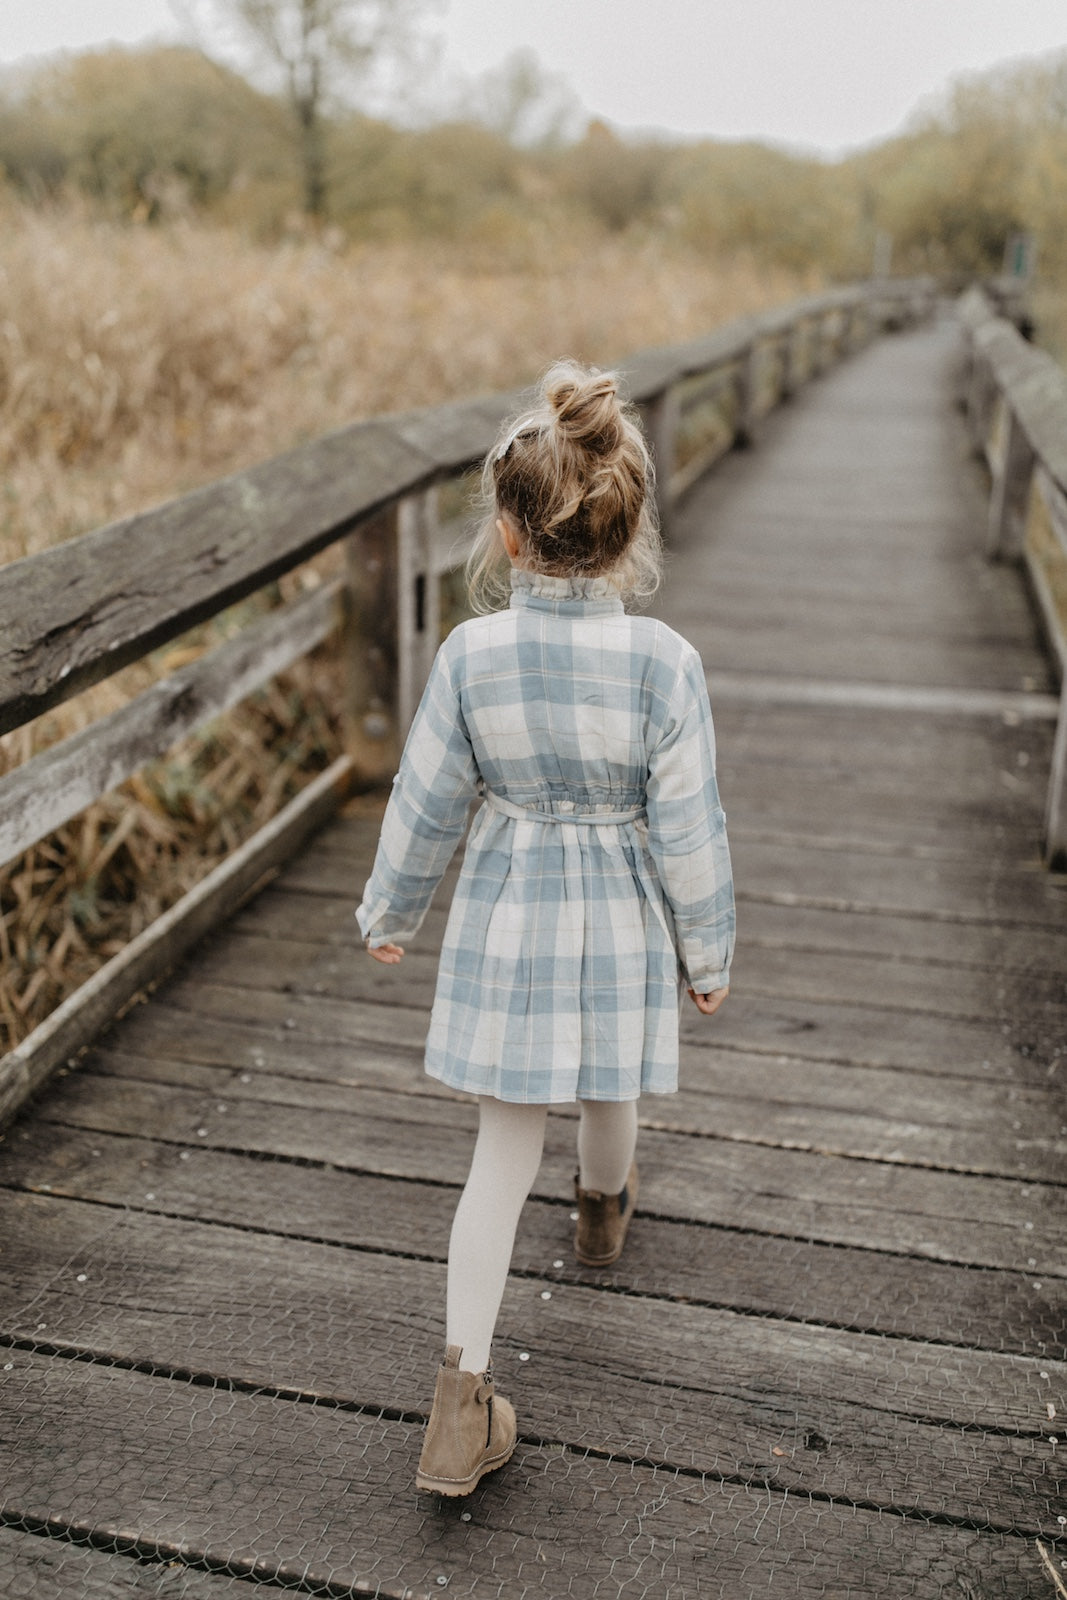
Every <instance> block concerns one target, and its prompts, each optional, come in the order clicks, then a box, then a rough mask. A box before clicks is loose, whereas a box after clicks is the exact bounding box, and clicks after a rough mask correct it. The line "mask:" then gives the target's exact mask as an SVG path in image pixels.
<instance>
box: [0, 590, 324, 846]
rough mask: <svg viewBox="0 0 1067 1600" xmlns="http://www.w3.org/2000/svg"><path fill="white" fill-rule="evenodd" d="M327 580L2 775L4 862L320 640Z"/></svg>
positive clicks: (0, 833)
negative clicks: (315, 588) (126, 702)
mask: <svg viewBox="0 0 1067 1600" xmlns="http://www.w3.org/2000/svg"><path fill="white" fill-rule="evenodd" d="M340 601H341V586H340V584H336V583H335V584H329V585H324V586H323V587H322V588H321V589H319V590H317V591H316V592H315V593H313V594H310V595H306V596H304V597H303V599H301V600H298V601H295V602H294V603H293V604H292V605H290V606H286V607H284V608H282V609H281V610H279V611H274V612H271V613H270V614H269V615H268V616H266V617H263V618H261V619H260V620H259V621H258V622H254V623H252V624H251V625H250V626H249V627H247V628H245V629H244V631H243V632H242V633H241V634H239V635H238V636H237V638H235V639H231V640H229V641H227V643H225V644H223V645H219V646H218V648H217V649H215V650H212V651H211V652H210V653H209V654H207V655H205V656H201V658H200V659H199V660H198V661H194V662H192V663H190V665H188V666H185V667H179V668H178V670H177V671H176V672H173V673H171V675H170V676H169V677H167V678H163V679H161V680H160V681H159V682H158V683H155V684H153V685H152V687H151V688H150V689H146V690H145V692H144V693H143V694H140V695H138V696H137V698H136V699H134V700H131V701H130V702H129V703H128V704H127V705H125V706H122V707H120V708H119V709H118V710H117V711H113V712H112V713H111V715H110V716H107V717H102V718H101V719H100V721H99V722H95V723H93V724H91V725H90V726H89V727H88V728H83V729H82V730H81V732H80V733H76V734H73V735H72V736H71V737H70V738H69V739H64V741H63V742H62V744H59V745H56V746H54V747H53V748H52V749H50V750H46V751H44V752H43V754H41V755H39V756H36V757H34V758H33V759H32V760H31V761H28V762H26V763H25V764H24V765H23V766H21V767H18V768H16V770H15V771H14V772H12V773H9V774H8V775H7V776H6V777H4V778H0V861H8V860H10V859H11V858H12V857H13V856H16V855H18V854H19V853H20V852H21V851H23V850H26V849H28V848H29V846H30V845H31V844H34V843H35V842H36V841H37V840H38V839H41V838H43V837H44V836H45V834H47V833H50V832H51V831H52V830H53V829H54V828H58V827H61V826H62V824H63V823H64V822H68V821H69V820H70V818H71V817H74V816H76V815H77V814H78V812H79V811H82V810H84V808H85V807H86V806H87V805H89V804H91V802H92V801H94V800H96V799H97V798H98V797H99V796H100V795H102V794H105V793H106V792H107V791H108V790H109V789H114V788H115V787H116V785H117V784H119V783H121V782H122V781H123V780H124V779H125V778H128V777H129V776H130V774H131V773H134V772H136V771H138V769H139V768H140V767H142V766H144V764H145V762H146V761H151V760H153V759H154V758H155V757H156V756H158V755H162V753H163V751H164V750H167V749H169V747H170V746H171V745H172V744H174V743H175V742H176V741H177V740H178V739H180V738H181V737H182V736H183V735H184V734H186V733H190V732H191V731H192V730H193V729H194V728H198V727H199V726H200V725H201V724H202V723H203V722H206V721H207V720H208V719H209V718H210V717H215V716H218V715H219V713H220V712H222V711H226V710H228V709H229V708H230V706H234V705H236V704H237V703H238V701H240V700H243V699H244V698H245V696H246V695H248V694H251V693H252V691H253V690H254V689H257V688H259V687H260V685H261V684H263V683H265V682H266V681H267V679H268V678H273V677H274V675H275V674H276V673H278V672H282V671H284V669H285V668H286V667H289V666H292V664H293V662H294V661H297V660H299V659H300V657H301V656H303V655H306V654H307V652H308V651H309V650H313V649H314V648H315V646H316V645H317V644H321V643H322V641H323V639H325V638H326V637H327V636H328V634H329V633H330V632H331V631H332V630H333V629H334V628H335V627H336V626H337V624H338V622H339V620H340Z"/></svg>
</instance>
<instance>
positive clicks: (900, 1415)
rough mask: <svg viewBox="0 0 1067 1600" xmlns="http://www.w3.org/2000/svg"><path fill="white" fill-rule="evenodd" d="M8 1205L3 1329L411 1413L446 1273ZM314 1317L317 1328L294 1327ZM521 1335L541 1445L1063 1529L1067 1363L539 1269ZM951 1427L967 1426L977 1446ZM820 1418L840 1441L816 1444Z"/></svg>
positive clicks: (825, 1431) (2, 1203)
mask: <svg viewBox="0 0 1067 1600" xmlns="http://www.w3.org/2000/svg"><path fill="white" fill-rule="evenodd" d="M0 1219H2V1220H3V1224H4V1237H5V1250H4V1266H3V1268H2V1269H0V1326H2V1327H3V1330H4V1332H5V1334H6V1335H7V1336H8V1337H11V1338H14V1339H16V1340H32V1341H33V1342H34V1343H41V1342H44V1343H46V1344H47V1345H48V1347H49V1348H50V1349H59V1350H77V1351H79V1352H84V1353H91V1354H92V1355H93V1356H94V1358H96V1359H98V1360H105V1361H106V1360H108V1359H111V1358H116V1357H118V1358H120V1359H121V1360H122V1361H123V1362H128V1363H135V1364H137V1365H139V1366H152V1367H154V1368H157V1369H162V1370H163V1371H170V1372H181V1373H185V1372H192V1373H196V1374H200V1375H203V1376H205V1377H213V1378H226V1379H227V1380H230V1381H237V1382H239V1383H241V1384H242V1385H245V1386H249V1387H262V1386H269V1387H271V1388H273V1389H277V1390H282V1391H283V1392H297V1393H300V1394H301V1395H303V1396H305V1397H307V1398H315V1399H319V1400H322V1399H329V1400H333V1401H337V1402H342V1403H355V1404H357V1405H362V1406H368V1405H376V1406H381V1407H384V1408H388V1410H389V1411H391V1412H393V1413H397V1412H412V1411H416V1410H419V1409H422V1408H423V1407H424V1406H425V1399H424V1395H425V1389H426V1375H427V1372H428V1371H432V1360H433V1354H432V1352H433V1327H432V1324H433V1322H434V1321H435V1320H436V1321H437V1322H438V1324H440V1316H441V1313H440V1307H441V1306H442V1305H443V1301H444V1272H443V1269H442V1267H441V1266H440V1265H439V1264H436V1263H434V1264H428V1263H424V1262H414V1261H411V1260H408V1259H402V1260H397V1259H395V1258H389V1257H383V1256H380V1255H376V1254H368V1253H366V1252H362V1251H359V1252H355V1253H352V1252H347V1253H345V1254H343V1255H339V1253H338V1251H337V1250H336V1248H333V1247H331V1246H327V1245H313V1244H309V1243H308V1242H306V1241H300V1242H299V1243H296V1242H293V1241H283V1240H279V1239H277V1238H276V1237H273V1236H258V1237H256V1236H253V1237H249V1236H248V1235H247V1234H246V1233H244V1232H240V1231H236V1230H231V1229H224V1228H219V1227H217V1226H210V1227H209V1226H205V1225H203V1224H197V1223H189V1222H179V1221H176V1220H173V1219H169V1218H162V1217H153V1218H149V1217H144V1216H136V1215H128V1216H124V1217H123V1218H122V1219H121V1222H119V1223H118V1224H116V1223H115V1222H114V1220H113V1219H109V1223H108V1224H106V1225H105V1226H106V1227H107V1231H106V1232H105V1233H104V1234H103V1235H102V1234H101V1217H100V1210H99V1207H95V1206H79V1205H77V1204H76V1203H74V1202H70V1201H57V1200H54V1199H47V1198H29V1197H24V1196H19V1197H11V1196H4V1195H2V1194H0ZM8 1274H12V1276H13V1278H14V1284H15V1291H16V1294H17V1295H18V1296H20V1297H21V1296H22V1294H23V1293H24V1292H25V1291H29V1292H30V1293H31V1294H32V1296H33V1304H32V1309H31V1311H30V1314H29V1316H28V1317H23V1316H21V1315H20V1313H19V1310H18V1306H19V1301H18V1300H15V1301H14V1302H13V1301H12V1299H11V1298H10V1292H9V1291H8V1292H5V1288H4V1281H3V1280H4V1278H6V1277H7V1275H8ZM546 1294H547V1296H548V1298H547V1299H546V1298H545V1295H546ZM435 1305H436V1307H437V1308H438V1309H437V1317H436V1318H434V1316H433V1315H432V1313H431V1314H430V1315H429V1316H427V1309H428V1308H432V1307H434V1306H435ZM238 1307H239V1308H240V1309H239V1311H238V1310H237V1308H238ZM42 1324H44V1326H43V1327H42ZM296 1326H303V1327H304V1328H306V1330H307V1334H306V1338H305V1339H301V1340H294V1339H293V1337H292V1330H293V1328H294V1327H296ZM416 1330H417V1331H416ZM502 1332H503V1334H504V1338H503V1340H502V1341H501V1343H502V1345H505V1346H506V1345H510V1346H511V1347H512V1350H514V1347H515V1345H516V1344H521V1346H522V1348H524V1349H526V1350H527V1351H528V1353H529V1355H530V1357H531V1359H532V1360H533V1361H534V1362H536V1371H537V1373H538V1378H539V1383H538V1385H537V1388H536V1390H535V1391H534V1392H532V1393H531V1394H530V1396H529V1399H528V1401H527V1411H526V1413H525V1415H524V1418H523V1422H524V1427H525V1430H526V1431H528V1432H533V1433H535V1434H536V1435H537V1437H539V1438H540V1439H542V1440H553V1441H555V1442H559V1443H562V1444H565V1445H568V1446H570V1447H572V1448H582V1447H587V1446H589V1445H592V1444H595V1445H596V1446H598V1447H599V1448H602V1449H607V1450H609V1451H610V1452H611V1453H612V1454H613V1455H624V1456H627V1457H631V1458H635V1459H638V1460H643V1461H652V1462H656V1463H657V1464H661V1465H665V1466H674V1467H684V1468H685V1469H686V1470H688V1471H697V1472H704V1471H714V1472H717V1473H725V1474H726V1475H728V1476H729V1477H731V1478H739V1479H741V1480H742V1481H746V1480H748V1481H751V1480H752V1478H756V1480H757V1481H761V1480H765V1479H769V1480H770V1481H771V1482H773V1483H774V1484H775V1485H776V1486H779V1487H786V1486H788V1487H789V1488H791V1489H794V1490H798V1491H800V1492H805V1493H818V1494H821V1495H827V1496H831V1497H833V1498H835V1499H848V1500H850V1501H852V1502H854V1503H855V1502H862V1503H867V1504H874V1505H879V1506H886V1507H892V1508H894V1509H897V1510H902V1509H911V1510H914V1511H918V1512H923V1511H926V1512H935V1513H937V1514H942V1515H945V1514H947V1515H949V1516H953V1517H957V1518H959V1519H961V1520H967V1521H970V1522H976V1523H979V1524H986V1523H988V1524H989V1525H992V1526H994V1527H1000V1528H1003V1529H1013V1530H1026V1531H1028V1532H1031V1533H1035V1534H1036V1533H1040V1532H1045V1533H1047V1534H1054V1533H1055V1532H1056V1531H1058V1528H1057V1524H1056V1521H1055V1515H1056V1511H1055V1509H1054V1505H1055V1502H1056V1489H1055V1481H1056V1480H1055V1450H1054V1448H1052V1447H1050V1445H1049V1442H1048V1439H1047V1437H1046V1435H1047V1432H1048V1411H1047V1407H1048V1405H1049V1404H1052V1405H1053V1408H1054V1409H1056V1410H1059V1409H1062V1408H1063V1406H1064V1404H1065V1402H1067V1367H1063V1366H1059V1365H1057V1364H1055V1363H1053V1362H1051V1361H1050V1360H1049V1359H1048V1358H1045V1357H1042V1358H1041V1359H1040V1360H1035V1359H1033V1358H1030V1359H1023V1358H1020V1357H1016V1356H996V1355H992V1354H990V1353H988V1352H985V1351H982V1352H972V1351H963V1350H958V1349H957V1350H953V1351H948V1350H946V1349H945V1347H944V1346H942V1345H920V1344H915V1343H913V1342H911V1341H903V1340H895V1339H894V1340H886V1339H879V1338H873V1337H871V1336H870V1335H863V1334H855V1333H847V1332H843V1331H840V1330H832V1329H826V1328H812V1327H804V1326H801V1325H797V1324H793V1325H789V1326H784V1325H782V1324H779V1323H776V1322H773V1321H771V1320H769V1319H767V1318H765V1317H743V1316H738V1315H737V1314H736V1313H733V1312H726V1311H718V1310H710V1309H707V1308H703V1307H693V1306H685V1305H681V1304H679V1303H672V1304H663V1303H661V1304H657V1303H655V1302H653V1301H650V1300H648V1299H635V1298H628V1299H619V1297H617V1296H611V1295H605V1294H604V1293H603V1292H602V1291H598V1290H594V1289H588V1288H583V1287H572V1286H568V1285H565V1284H560V1283H559V1282H558V1281H556V1280H555V1279H549V1280H546V1279H544V1278H542V1279H534V1280H532V1281H530V1282H526V1283H515V1284H513V1285H512V1286H511V1287H510V1289H509V1290H508V1292H507V1295H506V1301H505V1306H504V1309H503V1324H502ZM666 1341H669V1343H670V1348H671V1359H670V1384H669V1385H662V1384H649V1383H648V1382H647V1373H648V1363H649V1350H650V1348H662V1347H663V1345H664V1343H665V1342H666ZM427 1344H428V1345H429V1349H426V1346H427ZM420 1350H422V1351H424V1358H423V1362H421V1363H420V1361H419V1360H418V1353H419V1351H420ZM709 1351H714V1352H715V1359H714V1371H713V1372H711V1373H709V1371H708V1360H707V1355H708V1352H709ZM501 1353H502V1354H503V1352H501ZM412 1357H414V1359H412ZM505 1359H506V1358H505ZM511 1360H512V1363H514V1356H512V1358H511ZM605 1364H607V1365H609V1366H610V1368H611V1371H612V1375H613V1379H612V1383H611V1384H610V1385H609V1386H605V1383H604V1374H603V1367H604V1365H605ZM420 1366H423V1367H424V1370H420ZM754 1374H758V1377H757V1378H756V1379H755V1380H754V1379H753V1375H754ZM1042 1374H1044V1375H1043V1376H1042ZM772 1379H773V1388H772V1390H771V1393H768V1386H769V1383H770V1381H771V1380H772ZM931 1418H937V1419H939V1420H938V1421H937V1422H934V1423H932V1422H931V1421H930V1419H931ZM594 1419H595V1420H594ZM946 1422H947V1423H949V1424H950V1426H952V1425H954V1427H955V1428H960V1427H966V1428H967V1429H968V1434H967V1444H966V1449H964V1450H961V1449H960V1447H959V1442H958V1436H957V1435H956V1434H955V1433H954V1432H952V1431H948V1430H945V1431H943V1429H944V1424H945V1423H946ZM594 1429H595V1430H596V1434H597V1437H596V1438H594V1437H593V1430H594ZM812 1432H816V1433H818V1434H819V1435H820V1436H821V1437H822V1438H823V1439H824V1440H826V1441H827V1445H826V1447H825V1448H823V1449H818V1450H812V1449H811V1448H810V1447H808V1448H807V1449H805V1447H804V1439H805V1437H806V1436H808V1435H810V1434H811V1433H812ZM831 1441H832V1447H831V1443H830V1442H831ZM776 1451H778V1452H780V1453H779V1454H777V1455H776V1454H775V1452H776Z"/></svg>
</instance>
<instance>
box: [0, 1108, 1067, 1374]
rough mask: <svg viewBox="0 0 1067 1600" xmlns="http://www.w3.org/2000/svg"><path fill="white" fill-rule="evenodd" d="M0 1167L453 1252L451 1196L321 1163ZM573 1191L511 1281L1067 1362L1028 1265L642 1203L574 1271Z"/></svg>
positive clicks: (268, 1224) (10, 1178)
mask: <svg viewBox="0 0 1067 1600" xmlns="http://www.w3.org/2000/svg"><path fill="white" fill-rule="evenodd" d="M203 1087H205V1088H210V1087H211V1085H210V1083H208V1084H204V1085H203ZM563 1165H564V1163H563V1161H562V1160H561V1162H560V1166H561V1168H562V1166H563ZM2 1170H3V1175H4V1181H5V1183H6V1184H8V1185H10V1186H11V1187H12V1188H16V1189H23V1190H26V1191H27V1192H30V1193H39V1194H52V1195H55V1196H58V1197H67V1198H71V1199H82V1200H90V1201H93V1202H94V1203H96V1204H98V1205H100V1206H103V1207H109V1208H113V1207H116V1206H118V1207H130V1208H132V1209H133V1210H135V1211H138V1212H142V1213H145V1214H147V1215H152V1214H155V1213H161V1214H163V1215H166V1216H170V1217H184V1218H187V1219H190V1220H200V1221H204V1222H216V1223H224V1224H227V1225H231V1226H233V1227H237V1228H242V1229H245V1230H248V1231H252V1232H257V1231H258V1232H264V1233H267V1234H269V1235H271V1236H277V1237H279V1238H292V1239H306V1240H322V1241H329V1242H333V1243H335V1244H342V1245H345V1244H348V1245H351V1244H358V1245H359V1246H360V1247H361V1248H363V1249H366V1250H378V1251H382V1252H384V1253H386V1254H391V1255H397V1256H399V1255H404V1256H412V1255H413V1256H416V1257H418V1258H419V1259H427V1260H433V1261H438V1262H443V1261H444V1260H445V1259H446V1257H447V1254H448V1237H449V1231H450V1229H451V1225H452V1203H453V1199H454V1196H455V1192H456V1191H455V1188H454V1187H453V1186H451V1185H441V1184H435V1183H432V1182H429V1183H428V1182H425V1181H419V1182H406V1183H403V1182H402V1183H398V1182H396V1181H395V1180H393V1179H390V1178H387V1177H379V1176H378V1175H376V1174H374V1173H366V1172H360V1173H353V1172H350V1171H343V1170H341V1169H339V1168H337V1167H334V1166H331V1165H329V1164H325V1163H323V1164H319V1165H312V1166H307V1165H304V1164H297V1163H291V1162H286V1161H283V1160H275V1161H261V1160H250V1159H248V1157H246V1156H243V1155H242V1154H240V1152H231V1151H226V1150H211V1149H200V1148H198V1149H196V1150H190V1149H189V1148H188V1147H187V1146H182V1145H175V1144H172V1143H166V1142H164V1141H162V1140H160V1139H153V1138H140V1137H137V1136H131V1135H129V1134H119V1135H115V1134H107V1133H101V1132H99V1131H95V1130H94V1131H91V1132H87V1131H85V1130H84V1129H80V1128H76V1127H66V1126H61V1125H58V1124H55V1123H52V1124H45V1123H37V1122H35V1123H34V1124H33V1125H32V1126H31V1127H28V1128H25V1129H22V1130H20V1131H19V1132H17V1133H16V1134H15V1135H13V1136H10V1137H9V1142H8V1148H7V1150H6V1152H5V1154H4V1158H3V1163H2ZM568 1193H569V1191H568V1187H567V1175H566V1174H565V1173H564V1175H563V1176H562V1177H561V1180H560V1191H559V1193H558V1194H557V1195H555V1196H553V1197H548V1198H541V1197H539V1196H535V1197H534V1198H533V1199H532V1200H530V1201H529V1202H528V1204H527V1206H526V1208H525V1210H524V1211H523V1215H522V1219H521V1221H520V1224H519V1232H518V1238H517V1240H516V1246H515V1256H514V1258H513V1261H512V1269H513V1271H514V1272H515V1273H516V1274H517V1275H519V1276H524V1277H529V1276H535V1277H538V1278H546V1277H547V1278H550V1279H551V1280H552V1281H555V1282H565V1283H584V1284H586V1285H588V1284H589V1283H590V1282H591V1281H595V1282H596V1283H598V1284H601V1285H603V1286H604V1287H605V1288H606V1289H608V1290H609V1291H611V1293H613V1294H636V1295H641V1296H645V1297H650V1298H653V1299H656V1300H662V1301H670V1302H673V1301H681V1302H683V1303H688V1304H694V1305H701V1304H703V1305H708V1306H711V1307H717V1308H720V1309H728V1310H733V1311H738V1312H743V1313H746V1314H756V1315H761V1316H769V1317H772V1318H779V1319H784V1320H785V1321H787V1322H810V1323H815V1324H821V1325H823V1326H827V1327H835V1326H836V1327H843V1328H850V1329H851V1330H852V1331H854V1332H867V1333H875V1334H889V1335H895V1336H904V1337H907V1338H911V1339H918V1340H924V1341H931V1342H935V1343H940V1344H942V1345H952V1344H961V1345H965V1346H968V1347H970V1348H971V1349H987V1350H995V1351H1001V1352H1004V1353H1016V1354H1020V1355H1032V1356H1038V1357H1041V1356H1046V1355H1047V1356H1049V1357H1050V1358H1051V1359H1052V1360H1057V1361H1061V1362H1062V1361H1064V1360H1067V1280H1064V1279H1056V1278H1051V1279H1041V1280H1037V1279H1035V1277H1034V1269H1033V1266H1032V1265H1030V1266H1028V1265H1027V1264H1026V1260H1025V1258H1024V1260H1023V1261H1021V1262H1020V1264H1019V1266H1018V1267H1017V1268H1015V1269H1013V1270H1007V1269H999V1268H991V1267H981V1268H976V1267H973V1266H968V1267H960V1266H955V1265H953V1264H951V1263H946V1262H939V1261H931V1260H929V1259H922V1258H918V1257H915V1256H898V1255H893V1254H890V1253H888V1252H885V1251H874V1250H857V1249H855V1248H853V1247H849V1246H845V1245H840V1244H831V1243H823V1242H821V1241H818V1240H811V1239H797V1238H789V1237H786V1236H784V1235H779V1234H775V1233H767V1232H763V1233H761V1232H759V1230H758V1229H757V1228H755V1227H752V1226H749V1225H748V1223H747V1221H746V1219H744V1218H741V1217H736V1218H734V1219H733V1220H731V1221H728V1222H725V1223H723V1224H722V1225H717V1224H694V1223H692V1222H690V1221H688V1220H686V1219H682V1220H681V1221H675V1220H672V1219H670V1218H667V1217H662V1216H653V1215H650V1214H649V1213H648V1212H647V1211H644V1210H642V1211H641V1212H640V1214H639V1217H638V1221H637V1222H635V1224H634V1227H633V1230H632V1232H631V1236H630V1239H629V1242H628V1243H627V1247H626V1253H625V1256H624V1257H623V1259H622V1260H621V1261H620V1262H619V1263H618V1264H617V1265H616V1266H614V1267H611V1268H607V1269H604V1270H602V1271H597V1272H595V1273H591V1272H589V1271H588V1270H586V1269H584V1268H581V1267H579V1266H577V1264H576V1263H575V1261H574V1259H573V1256H572V1254H571V1251H570V1248H569V1239H570V1231H571V1229H572V1227H573V1224H572V1223H571V1222H570V1218H569V1211H570V1206H571V1201H570V1199H569V1198H568ZM109 1222H110V1219H105V1220H104V1221H103V1222H102V1224H101V1226H102V1227H107V1226H108V1225H109ZM560 1261H562V1265H561V1266H560V1265H558V1263H559V1262H560ZM1035 1284H1036V1285H1037V1286H1036V1287H1035Z"/></svg>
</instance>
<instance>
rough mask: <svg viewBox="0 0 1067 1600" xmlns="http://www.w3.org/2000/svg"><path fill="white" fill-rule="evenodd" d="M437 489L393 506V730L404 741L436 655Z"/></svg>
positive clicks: (408, 496) (437, 627) (431, 489)
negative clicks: (395, 525)
mask: <svg viewBox="0 0 1067 1600" xmlns="http://www.w3.org/2000/svg"><path fill="white" fill-rule="evenodd" d="M436 521H437V490H436V488H435V487H434V488H430V489H424V490H423V491H422V492H421V493H419V494H412V495H406V496H405V497H404V499H403V500H401V502H400V504H399V506H398V507H397V529H396V546H397V553H396V609H397V617H396V623H397V658H398V659H397V705H396V719H397V728H398V731H399V735H400V738H401V739H404V738H406V736H407V731H408V729H409V727H410V726H411V721H412V718H413V717H414V715H415V712H416V710H417V708H418V704H419V700H420V698H421V696H422V691H423V689H424V688H425V687H426V679H427V678H428V677H429V675H430V668H431V667H432V666H433V658H434V656H435V655H436V653H437V642H438V634H439V632H440V613H441V607H440V597H439V592H438V584H437V578H436V575H435V571H434V559H433V547H434V531H435V527H436Z"/></svg>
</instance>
